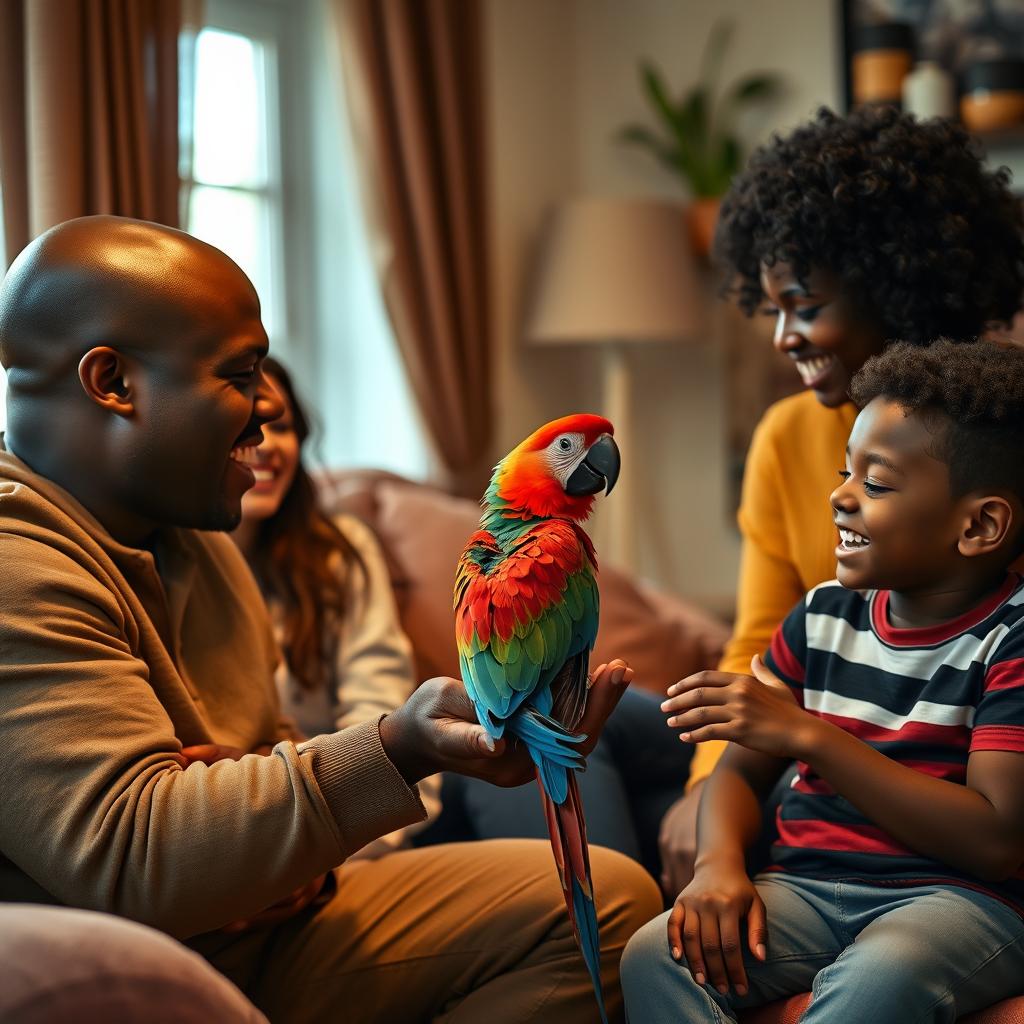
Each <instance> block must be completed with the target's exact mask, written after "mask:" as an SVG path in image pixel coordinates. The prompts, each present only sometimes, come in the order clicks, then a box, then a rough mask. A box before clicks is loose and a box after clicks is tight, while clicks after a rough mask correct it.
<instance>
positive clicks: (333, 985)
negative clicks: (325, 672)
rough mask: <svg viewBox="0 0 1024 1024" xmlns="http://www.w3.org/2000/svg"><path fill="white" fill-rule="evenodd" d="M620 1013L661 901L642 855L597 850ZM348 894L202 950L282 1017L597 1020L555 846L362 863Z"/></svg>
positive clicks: (493, 845) (202, 943)
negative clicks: (624, 970)
mask: <svg viewBox="0 0 1024 1024" xmlns="http://www.w3.org/2000/svg"><path fill="white" fill-rule="evenodd" d="M590 853H591V866H592V869H593V876H594V889H595V896H596V901H597V910H598V922H599V925H600V929H601V973H602V978H603V982H604V993H605V1000H606V1003H607V1007H608V1013H609V1019H610V1020H612V1021H616V1020H619V1021H621V1020H622V1017H623V1010H622V993H621V991H620V988H619V958H620V957H621V955H622V950H623V947H624V946H625V945H626V942H627V940H628V939H629V937H630V936H631V935H632V934H633V933H634V932H635V931H636V930H637V929H638V928H639V927H640V926H641V925H643V924H645V923H646V922H647V921H649V920H650V919H651V918H652V917H654V916H655V915H656V914H658V913H659V912H660V911H661V909H662V903H661V897H660V894H659V892H658V889H657V886H656V885H655V884H654V882H653V881H652V880H651V878H650V876H649V875H648V874H647V873H646V872H645V871H644V870H643V869H642V868H640V867H639V865H637V864H636V863H634V862H633V861H631V860H629V859H628V858H626V857H623V856H622V855H621V854H618V853H614V852H613V851H611V850H605V849H602V848H597V847H595V848H594V849H592V850H591V851H590ZM336 874H337V881H338V891H337V892H336V893H335V895H334V897H333V898H332V899H331V900H330V901H329V902H328V903H327V904H326V905H325V906H323V907H320V908H319V909H317V910H315V911H313V910H308V911H306V912H304V913H302V914H300V915H298V916H297V917H295V918H294V919H293V920H291V921H289V922H287V923H286V924H284V925H280V926H278V927H277V928H275V929H273V930H271V931H262V932H250V933H245V934H243V935H241V936H230V937H229V936H223V935H220V934H217V935H213V934H211V935H204V936H200V937H199V938H197V939H195V940H193V941H192V942H191V943H190V945H192V946H194V947H195V948H196V949H198V950H199V951H200V952H201V953H203V954H204V955H205V956H207V957H208V959H210V961H211V962H212V963H213V964H214V966H216V967H217V968H219V969H220V970H221V971H222V972H223V973H224V974H226V975H227V976H228V977H229V978H231V979H232V980H233V981H234V982H235V983H236V984H237V985H238V986H239V987H240V988H241V989H242V990H243V991H244V992H245V993H246V994H247V995H248V996H249V997H250V998H251V999H252V1000H253V1002H255V1003H256V1005H257V1006H259V1007H260V1009H262V1010H263V1012H264V1013H266V1014H267V1016H268V1017H269V1018H270V1020H271V1022H272V1024H292V1022H296V1024H298V1022H310V1024H313V1022H315V1024H320V1022H325V1024H326V1022H335V1021H336V1022H344V1024H378V1022H379V1024H420V1022H424V1024H426V1022H437V1024H441V1022H443V1024H520V1022H522V1021H541V1022H543V1021H550V1022H551V1024H555V1022H557V1024H576V1022H578V1024H594V1022H596V1021H597V1020H598V1015H597V1008H596V1004H595V1002H594V996H593V991H592V989H591V985H590V979H589V976H588V974H587V971H586V968H585V966H584V964H583V960H582V957H581V956H580V953H579V951H578V949H577V947H576V943H575V941H574V939H573V936H572V930H571V928H570V926H569V921H568V917H567V913H566V909H565V904H564V902H563V900H562V895H561V891H560V889H559V885H558V881H557V875H556V873H555V867H554V863H553V861H552V857H551V850H550V848H549V846H548V844H547V843H544V842H540V841H536V840H492V841H488V842H477V843H458V844H452V845H448V846H433V847H427V848H425V849H420V850H406V851H402V852H399V853H393V854H389V855H387V856H386V857H383V858H381V859H380V860H377V861H359V860H357V861H352V862H349V863H346V864H344V865H342V867H340V868H339V869H338V870H337V872H336Z"/></svg>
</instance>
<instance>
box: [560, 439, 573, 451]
mask: <svg viewBox="0 0 1024 1024" xmlns="http://www.w3.org/2000/svg"><path fill="white" fill-rule="evenodd" d="M558 447H559V448H561V449H562V451H563V452H567V451H570V450H571V449H572V441H570V440H569V438H567V437H563V438H562V439H561V440H560V441H559V442H558Z"/></svg>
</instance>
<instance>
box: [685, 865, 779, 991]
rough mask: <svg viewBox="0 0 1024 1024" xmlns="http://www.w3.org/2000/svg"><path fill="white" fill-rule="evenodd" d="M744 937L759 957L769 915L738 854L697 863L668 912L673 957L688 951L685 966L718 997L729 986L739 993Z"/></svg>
mask: <svg viewBox="0 0 1024 1024" xmlns="http://www.w3.org/2000/svg"><path fill="white" fill-rule="evenodd" d="M744 918H745V919H746V928H745V930H744V928H743V925H742V922H743V919H744ZM744 932H745V934H744ZM744 940H745V941H746V944H747V946H748V947H749V948H750V951H751V953H753V954H754V956H755V957H757V959H758V960H762V961H763V960H764V958H765V954H766V949H765V947H766V944H767V941H768V918H767V914H766V912H765V907H764V902H763V901H762V899H761V897H760V895H759V894H758V892H757V889H756V888H755V886H754V883H753V882H752V881H751V880H750V878H749V877H748V876H747V873H746V870H745V869H744V867H743V863H742V858H740V859H739V860H738V861H737V862H736V863H731V864H723V863H721V862H720V861H718V862H716V863H714V864H713V865H712V864H709V865H708V866H707V867H703V866H701V864H700V863H698V865H697V871H696V873H695V874H694V876H693V881H692V882H690V884H689V885H688V886H687V887H686V888H685V889H684V890H683V891H682V892H681V893H680V894H679V895H678V896H677V897H676V902H675V905H674V906H673V907H672V913H671V914H669V918H668V944H669V949H670V950H671V951H672V956H673V957H674V958H675V959H676V960H679V959H680V958H681V956H682V955H683V954H684V953H685V954H686V963H687V966H688V967H689V968H690V973H691V974H692V975H693V977H694V980H695V981H696V982H697V984H698V985H704V984H711V985H713V986H714V987H715V988H716V989H718V991H719V992H721V993H722V995H725V994H726V993H727V992H728V991H729V988H730V987H732V988H734V989H735V990H736V994H737V995H741V996H742V995H746V993H747V989H748V984H747V972H746V968H745V967H744V965H743V943H744Z"/></svg>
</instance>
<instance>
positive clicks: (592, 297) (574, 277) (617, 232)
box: [526, 198, 703, 343]
mask: <svg viewBox="0 0 1024 1024" xmlns="http://www.w3.org/2000/svg"><path fill="white" fill-rule="evenodd" d="M540 261H541V262H540V266H539V267H538V269H537V276H536V280H535V292H534V295H533V301H532V303H531V305H530V308H529V313H528V316H527V319H526V337H527V340H529V341H532V342H542V343H543V342H550V343H558V342H586V341H607V340H614V341H675V340H684V339H690V340H696V339H697V338H698V337H699V335H700V334H701V331H702V320H703V317H702V312H703V304H702V299H701V289H700V283H699V280H698V274H697V268H696V265H695V261H694V257H693V253H692V251H691V250H690V246H689V242H688V238H687V232H686V225H685V222H684V220H683V209H682V207H681V206H677V205H675V204H674V203H669V202H662V201H660V200H654V199H603V198H602V199H598V198H580V199H573V200H570V201H569V202H566V203H563V204H561V205H559V206H558V207H556V209H555V210H554V211H553V213H552V215H551V216H550V217H549V219H548V221H547V223H546V224H545V230H544V235H543V237H542V239H541V246H540Z"/></svg>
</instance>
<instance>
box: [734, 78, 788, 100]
mask: <svg viewBox="0 0 1024 1024" xmlns="http://www.w3.org/2000/svg"><path fill="white" fill-rule="evenodd" d="M781 91H782V79H781V78H780V77H779V76H778V75H772V74H759V75H747V77H746V78H741V79H740V80H739V81H738V82H737V83H736V84H735V85H734V86H733V87H732V88H731V89H730V90H729V99H730V100H731V101H732V102H734V103H737V104H744V103H748V102H750V101H751V100H769V99H773V98H774V97H776V96H778V94H779V93H780V92H781Z"/></svg>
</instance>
